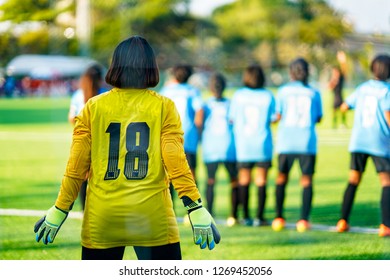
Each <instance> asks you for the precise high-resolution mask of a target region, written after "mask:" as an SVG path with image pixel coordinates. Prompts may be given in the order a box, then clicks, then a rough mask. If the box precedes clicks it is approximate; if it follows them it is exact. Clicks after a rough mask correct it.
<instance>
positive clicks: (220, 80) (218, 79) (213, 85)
mask: <svg viewBox="0 0 390 280" xmlns="http://www.w3.org/2000/svg"><path fill="white" fill-rule="evenodd" d="M209 85H210V90H211V91H212V92H213V93H215V94H217V96H218V97H222V93H223V91H224V90H225V88H226V80H225V77H224V76H223V75H222V74H220V73H215V74H213V75H212V76H211V77H210V81H209Z"/></svg>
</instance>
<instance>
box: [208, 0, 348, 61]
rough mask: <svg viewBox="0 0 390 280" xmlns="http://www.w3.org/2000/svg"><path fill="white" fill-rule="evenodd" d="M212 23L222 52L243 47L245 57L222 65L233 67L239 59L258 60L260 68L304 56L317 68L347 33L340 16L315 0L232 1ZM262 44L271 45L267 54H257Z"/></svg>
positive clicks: (322, 2)
mask: <svg viewBox="0 0 390 280" xmlns="http://www.w3.org/2000/svg"><path fill="white" fill-rule="evenodd" d="M213 21H214V22H215V23H216V25H217V27H218V31H219V34H220V38H221V40H222V41H223V42H224V44H223V45H224V46H227V47H226V48H224V49H223V50H222V51H226V52H228V53H231V54H234V53H236V52H237V50H238V51H239V52H241V50H242V49H241V46H242V45H243V44H245V47H246V52H247V55H244V56H231V60H229V61H226V62H225V63H224V64H227V65H228V66H230V65H237V63H239V61H238V60H239V59H242V58H243V57H244V58H245V57H249V58H250V57H252V60H253V58H254V59H258V58H260V61H259V62H261V63H262V64H263V65H270V66H276V67H277V66H285V65H287V64H288V63H289V61H291V60H292V59H293V58H295V57H297V56H305V57H307V58H308V59H311V60H312V62H313V63H314V64H319V65H320V64H323V63H324V62H326V60H327V59H329V57H330V56H332V55H334V50H331V49H329V50H328V48H329V46H333V45H335V44H336V43H338V42H339V41H340V40H342V39H343V38H344V36H345V34H347V33H348V32H350V31H351V29H350V27H349V26H346V25H345V24H344V23H343V21H342V15H340V14H337V13H336V12H335V11H334V10H332V9H331V8H330V7H329V6H328V5H327V4H326V3H325V1H318V0H317V1H316V0H305V1H294V2H292V1H288V0H277V1H271V0H241V1H235V2H233V3H232V4H230V5H227V6H224V7H222V8H219V9H217V10H216V11H215V12H214V14H213ZM266 44H268V45H270V46H271V47H270V50H271V53H270V54H268V55H261V54H257V51H258V50H259V47H260V46H264V45H266ZM260 49H261V48H260ZM305 50H310V53H309V52H308V51H305ZM313 50H314V51H313ZM323 53H325V55H323ZM266 57H268V60H267V59H266ZM246 63H248V61H246Z"/></svg>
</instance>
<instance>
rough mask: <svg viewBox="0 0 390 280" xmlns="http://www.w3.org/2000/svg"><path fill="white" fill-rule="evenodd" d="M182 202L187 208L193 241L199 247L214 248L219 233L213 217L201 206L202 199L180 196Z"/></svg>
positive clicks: (218, 238) (219, 237)
mask: <svg viewBox="0 0 390 280" xmlns="http://www.w3.org/2000/svg"><path fill="white" fill-rule="evenodd" d="M182 201H183V204H184V206H185V207H186V209H187V210H188V217H189V218H190V222H191V226H192V232H193V235H194V243H195V244H197V245H199V246H200V248H201V249H205V248H206V247H208V248H209V249H210V250H212V249H214V247H215V244H218V243H219V241H220V240H221V235H220V234H219V232H218V229H217V226H216V225H215V222H214V219H213V217H212V216H211V215H210V213H209V211H207V209H206V208H204V207H203V206H202V201H201V200H200V199H199V200H198V201H197V202H195V201H192V200H191V199H190V198H189V197H187V196H184V197H183V198H182Z"/></svg>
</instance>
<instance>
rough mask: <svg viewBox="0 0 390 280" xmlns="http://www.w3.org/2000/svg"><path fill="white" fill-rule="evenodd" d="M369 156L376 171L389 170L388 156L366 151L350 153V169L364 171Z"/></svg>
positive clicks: (389, 160)
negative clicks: (379, 155)
mask: <svg viewBox="0 0 390 280" xmlns="http://www.w3.org/2000/svg"><path fill="white" fill-rule="evenodd" d="M369 157H371V158H372V161H373V162H374V165H375V169H376V172H377V173H380V172H390V159H389V158H384V157H378V156H373V155H370V154H366V153H351V165H350V168H351V170H356V171H359V172H364V170H365V169H366V164H367V159H368V158H369Z"/></svg>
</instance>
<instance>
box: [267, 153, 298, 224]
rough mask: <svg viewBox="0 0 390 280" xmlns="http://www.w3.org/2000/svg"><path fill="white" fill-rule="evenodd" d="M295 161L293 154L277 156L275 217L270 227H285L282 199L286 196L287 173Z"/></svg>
mask: <svg viewBox="0 0 390 280" xmlns="http://www.w3.org/2000/svg"><path fill="white" fill-rule="evenodd" d="M294 161H295V155H291V154H280V155H279V156H278V170H279V171H278V175H277V177H276V188H275V196H276V197H275V200H276V218H275V219H274V220H273V221H272V229H273V230H275V231H280V230H282V229H283V228H284V227H285V223H286V222H285V219H284V216H283V210H284V199H285V196H286V186H287V183H288V175H289V173H290V170H291V167H292V166H293V164H294Z"/></svg>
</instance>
